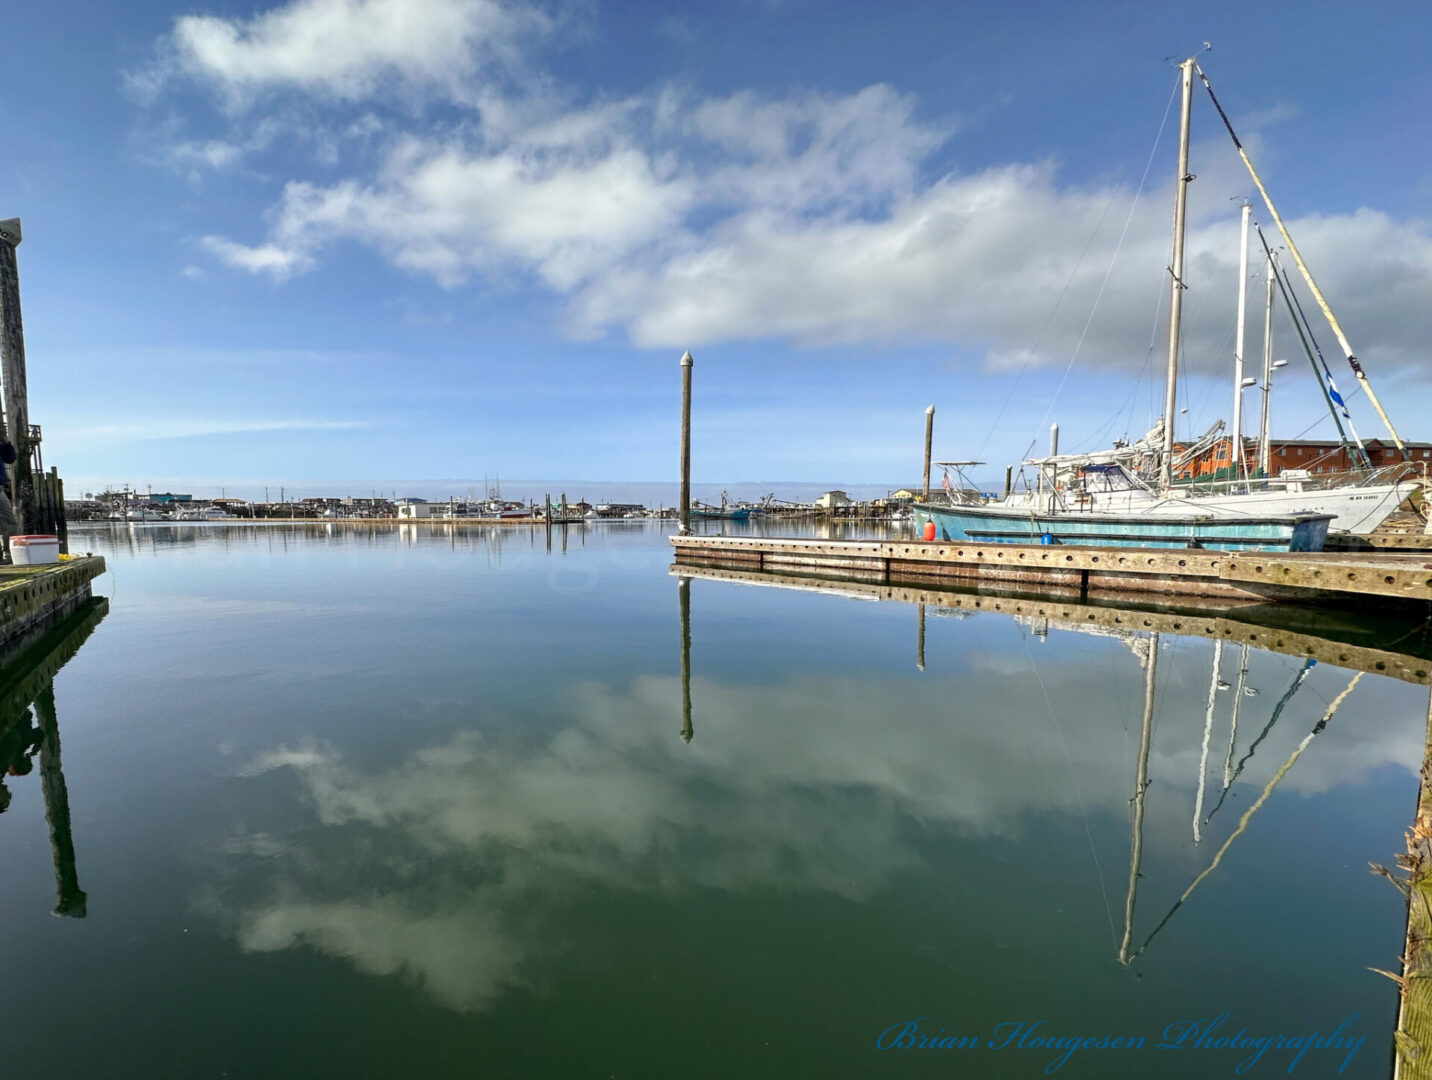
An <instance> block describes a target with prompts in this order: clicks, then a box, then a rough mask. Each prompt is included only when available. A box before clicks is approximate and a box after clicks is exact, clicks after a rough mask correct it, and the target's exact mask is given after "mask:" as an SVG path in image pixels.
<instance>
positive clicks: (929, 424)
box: [921, 405, 935, 502]
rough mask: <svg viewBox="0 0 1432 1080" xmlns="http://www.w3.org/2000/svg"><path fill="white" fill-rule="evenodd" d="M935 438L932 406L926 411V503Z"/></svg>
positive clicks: (922, 496)
mask: <svg viewBox="0 0 1432 1080" xmlns="http://www.w3.org/2000/svg"><path fill="white" fill-rule="evenodd" d="M934 438H935V406H933V405H931V406H930V407H929V408H928V409H926V410H925V486H924V493H923V494H922V495H921V498H922V499H923V500H924V501H925V502H929V501H930V447H931V446H932V445H933V444H934Z"/></svg>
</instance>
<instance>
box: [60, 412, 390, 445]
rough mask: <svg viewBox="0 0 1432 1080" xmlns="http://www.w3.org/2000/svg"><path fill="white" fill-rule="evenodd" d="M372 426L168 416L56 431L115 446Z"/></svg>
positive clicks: (343, 422) (63, 426) (62, 427)
mask: <svg viewBox="0 0 1432 1080" xmlns="http://www.w3.org/2000/svg"><path fill="white" fill-rule="evenodd" d="M369 426H370V425H369V423H368V422H367V421H366V420H308V419H292V420H244V419H219V418H212V417H168V416H161V417H153V418H150V419H147V420H132V421H128V422H126V423H123V424H94V425H89V424H84V423H78V424H74V425H69V424H64V423H57V424H55V427H56V430H57V431H58V432H60V433H62V434H64V435H65V436H67V437H69V438H76V439H91V440H102V441H114V442H128V441H133V440H139V439H189V438H194V437H196V436H201V435H241V434H249V433H257V432H265V431H351V430H354V429H359V428H366V427H369Z"/></svg>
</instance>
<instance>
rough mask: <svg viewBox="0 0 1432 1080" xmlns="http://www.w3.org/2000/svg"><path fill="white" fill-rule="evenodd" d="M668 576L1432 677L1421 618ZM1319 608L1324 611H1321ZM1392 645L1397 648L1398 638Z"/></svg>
mask: <svg viewBox="0 0 1432 1080" xmlns="http://www.w3.org/2000/svg"><path fill="white" fill-rule="evenodd" d="M668 573H670V574H671V575H672V576H674V577H677V578H680V579H682V580H683V581H685V580H689V579H698V580H707V581H729V582H735V583H738V584H742V585H755V586H765V587H770V588H780V589H797V590H802V591H806V592H816V593H824V594H827V595H835V596H846V597H850V598H852V599H857V600H874V601H893V602H895V603H901V604H910V605H913V606H916V607H929V608H931V609H933V610H935V611H937V612H939V611H951V612H970V613H978V612H996V613H998V614H1002V615H1017V616H1021V617H1024V618H1028V619H1036V620H1047V621H1048V622H1049V623H1050V625H1052V626H1055V627H1064V628H1077V627H1081V626H1083V627H1088V626H1093V627H1099V628H1101V629H1104V630H1112V631H1116V632H1117V631H1129V632H1133V633H1149V632H1157V633H1161V634H1181V635H1184V636H1188V637H1202V638H1206V639H1208V640H1210V641H1213V640H1222V641H1227V642H1230V643H1232V644H1234V645H1250V646H1252V647H1253V648H1256V649H1263V650H1265V651H1268V652H1276V653H1282V654H1284V655H1286V656H1296V657H1298V658H1300V659H1304V660H1316V661H1317V662H1318V663H1320V664H1331V665H1334V666H1336V667H1341V668H1346V669H1348V670H1349V671H1366V672H1369V673H1371V674H1376V675H1387V676H1389V677H1390V678H1394V679H1400V680H1402V681H1403V682H1410V683H1415V684H1417V685H1419V686H1428V685H1432V683H1429V673H1432V649H1429V647H1428V646H1429V644H1432V643H1429V641H1428V640H1427V638H1426V635H1425V634H1420V633H1419V632H1418V631H1420V630H1421V629H1422V626H1421V624H1420V623H1415V622H1413V623H1412V624H1411V625H1404V623H1403V622H1402V621H1399V622H1397V623H1396V625H1389V624H1388V623H1387V622H1386V621H1385V620H1383V621H1381V622H1380V624H1379V625H1377V626H1366V625H1363V624H1361V623H1359V622H1357V621H1349V620H1343V619H1336V618H1328V617H1326V616H1324V617H1319V618H1309V619H1299V618H1297V617H1296V615H1297V614H1298V612H1297V610H1296V609H1294V608H1292V607H1290V606H1289V605H1286V604H1277V605H1269V604H1265V603H1261V602H1249V601H1240V600H1235V599H1231V598H1226V597H1194V598H1190V599H1186V600H1185V601H1184V602H1183V603H1178V602H1176V601H1175V602H1172V603H1162V602H1159V601H1156V600H1154V599H1152V598H1151V594H1149V593H1138V594H1127V595H1124V596H1120V597H1116V598H1110V597H1102V598H1097V599H1094V600H1090V599H1088V598H1082V597H1080V595H1079V593H1078V591H1077V590H1073V589H1068V588H1050V589H1046V590H1041V591H1039V592H1036V591H1034V590H1032V589H1029V588H1026V589H1023V590H1014V589H996V588H993V587H990V586H979V587H978V591H976V587H972V586H969V585H964V586H960V585H953V584H951V585H944V586H933V585H930V586H923V587H921V586H909V585H895V584H887V583H884V582H876V581H849V580H839V579H835V578H826V577H810V576H806V575H793V574H782V573H779V572H776V571H770V570H733V569H725V568H721V567H713V566H698V565H695V564H691V563H677V564H675V565H673V566H672V567H670V568H669V570H668ZM1319 614H1322V613H1319ZM1394 642H1395V647H1394V644H1393V643H1394Z"/></svg>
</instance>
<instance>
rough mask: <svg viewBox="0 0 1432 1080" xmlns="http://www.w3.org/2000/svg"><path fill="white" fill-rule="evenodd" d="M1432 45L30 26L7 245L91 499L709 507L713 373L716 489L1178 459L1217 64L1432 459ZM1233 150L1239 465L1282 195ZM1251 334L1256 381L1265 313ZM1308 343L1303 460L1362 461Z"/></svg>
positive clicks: (770, 29)
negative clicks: (1267, 237) (1143, 437)
mask: <svg viewBox="0 0 1432 1080" xmlns="http://www.w3.org/2000/svg"><path fill="white" fill-rule="evenodd" d="M1429 31H1432V14H1429V13H1427V12H1426V11H1425V10H1424V9H1422V8H1421V7H1419V6H1416V5H1406V4H1367V5H1361V6H1360V7H1358V8H1357V10H1356V12H1354V11H1353V9H1352V8H1351V6H1349V5H1346V4H1334V3H1305V4H1298V5H1246V4H1217V3H1214V4H1210V3H1204V4H1199V5H1182V6H1180V7H1177V8H1176V7H1174V6H1172V5H1151V4H1147V3H1128V4H1101V5H1098V6H1095V5H1074V4H1063V3H1059V4H1055V3H1049V4H1042V3H1013V4H973V3H967V4H956V3H952V4H943V5H937V4H922V3H909V4H894V3H892V4H882V5H872V4H853V3H838V2H823V3H818V4H817V3H806V2H801V0H785V2H774V0H762V2H756V0H752V2H736V0H733V2H729V3H726V4H722V5H674V4H665V5H660V4H652V3H642V2H637V0H629V2H625V3H622V4H602V3H595V2H574V3H555V4H547V5H520V4H502V3H495V2H491V0H291V2H288V3H283V4H276V5H258V6H255V5H252V4H205V5H203V6H199V7H189V6H176V5H173V4H165V3H143V2H139V3H133V4H127V5H124V6H123V7H122V9H121V8H119V7H116V6H114V5H109V4H55V5H27V6H25V7H24V8H23V10H19V11H17V12H15V13H13V14H12V16H11V19H10V22H9V24H8V37H9V40H10V41H11V42H12V43H14V47H13V48H12V49H11V50H10V57H9V60H8V62H7V65H6V67H5V69H4V71H3V72H0V92H3V94H4V97H5V100H6V101H7V102H9V103H10V109H9V113H10V115H11V117H12V123H11V124H10V125H9V130H8V135H9V138H8V146H7V151H8V152H7V154H6V156H5V161H4V164H3V165H2V166H0V217H9V216H16V215H18V216H20V217H21V218H22V219H23V221H24V228H25V240H24V243H23V244H22V245H21V248H20V251H19V258H20V270H21V282H22V288H23V299H24V314H25V325H26V341H27V350H28V354H29V377H30V407H31V413H32V417H33V419H34V420H35V422H37V423H40V424H42V425H43V426H44V430H45V453H46V461H47V463H50V464H55V465H58V466H59V467H60V469H61V472H62V474H64V475H65V476H66V477H67V481H68V484H69V490H70V491H71V492H78V491H80V490H92V489H95V488H98V487H102V486H105V485H107V484H111V483H113V484H122V483H125V482H128V483H130V484H134V485H138V486H139V487H141V488H142V487H144V486H145V485H146V484H149V485H153V486H154V487H155V489H156V490H157V489H161V488H175V489H179V490H192V491H194V492H195V493H197V494H217V492H218V489H219V488H220V487H221V486H222V487H225V488H226V489H228V491H229V493H230V494H232V493H234V492H235V491H237V492H240V493H243V494H261V493H262V488H263V487H264V486H265V485H267V486H270V487H273V488H277V486H279V485H280V484H282V485H285V486H286V487H287V488H288V490H289V491H290V492H293V491H297V492H300V493H305V494H306V493H328V492H345V491H351V492H353V493H355V494H356V493H366V492H367V491H369V490H371V489H381V490H400V492H402V491H406V492H408V493H410V494H431V495H439V494H445V493H446V492H447V491H462V490H465V489H466V488H467V486H469V485H470V484H472V483H474V482H476V483H480V482H481V479H482V477H484V476H489V475H497V474H501V475H502V476H503V478H504V481H505V483H507V484H508V485H509V487H510V486H511V485H514V484H518V481H519V480H520V479H521V478H534V477H541V478H549V481H550V482H552V483H558V482H570V483H576V482H577V481H578V480H582V479H585V480H590V481H597V480H606V479H624V480H641V481H666V480H671V479H674V477H675V469H676V461H677V445H676V439H677V426H676V422H677V415H678V404H679V385H680V372H679V368H678V364H677V360H678V357H679V356H680V355H681V352H682V351H683V349H686V348H690V349H691V350H692V352H693V353H694V354H695V355H696V361H697V364H696V370H695V379H696V408H695V424H694V439H695V445H694V450H693V471H694V473H695V475H696V478H697V479H698V480H699V481H708V482H713V483H719V482H736V481H752V482H756V481H771V482H775V481H809V482H829V483H838V484H843V485H847V486H852V487H853V486H855V485H858V484H872V485H876V486H884V485H893V484H899V483H907V482H909V481H910V480H911V479H913V478H915V476H916V475H917V473H918V470H919V455H920V449H921V443H922V436H923V412H924V408H925V406H926V405H928V404H931V403H934V404H935V405H936V407H937V410H938V413H937V424H936V452H937V456H945V457H969V456H978V457H981V458H985V459H987V460H989V461H990V462H991V466H990V468H989V469H988V470H987V471H988V472H989V474H990V475H991V476H994V475H998V473H1000V472H1001V471H1002V466H1003V464H1005V463H1006V462H1009V461H1013V460H1016V459H1017V458H1018V457H1019V456H1020V455H1021V454H1023V453H1024V452H1025V450H1026V449H1027V448H1028V447H1029V446H1030V444H1031V442H1034V443H1037V444H1038V445H1041V446H1042V445H1043V443H1044V440H1045V438H1046V435H1045V434H1044V432H1045V431H1046V430H1047V427H1048V424H1049V422H1050V421H1051V420H1057V421H1058V422H1059V423H1060V425H1061V428H1062V430H1063V441H1064V446H1065V447H1066V448H1071V447H1075V446H1081V445H1082V446H1097V445H1100V444H1104V443H1107V442H1108V441H1109V440H1110V439H1111V438H1113V437H1114V436H1116V435H1123V434H1132V435H1138V434H1140V433H1142V431H1143V430H1144V429H1145V428H1146V427H1147V426H1148V424H1149V422H1150V421H1151V419H1152V418H1153V417H1154V416H1156V415H1157V413H1158V411H1159V409H1160V402H1159V401H1158V398H1159V396H1160V394H1161V389H1160V386H1161V379H1162V375H1161V371H1162V363H1163V360H1162V352H1163V340H1164V333H1165V331H1164V329H1163V322H1162V320H1163V319H1164V318H1165V317H1166V316H1165V308H1166V300H1165V299H1164V293H1165V292H1166V274H1165V270H1164V267H1165V266H1166V264H1167V259H1168V255H1167V249H1168V244H1169V221H1170V216H1171V215H1170V208H1171V182H1170V181H1171V178H1172V175H1173V171H1174V167H1173V153H1174V149H1175V141H1176V140H1175V136H1176V129H1175V124H1176V117H1175V116H1174V115H1173V114H1168V125H1167V127H1166V128H1164V130H1163V132H1162V137H1161V138H1158V139H1157V144H1156V137H1158V135H1159V131H1160V125H1161V122H1162V121H1163V120H1164V118H1165V115H1166V110H1167V109H1168V106H1169V104H1170V100H1171V93H1172V91H1173V89H1174V80H1175V71H1174V69H1173V68H1172V66H1171V65H1170V63H1169V62H1168V60H1167V59H1166V58H1171V57H1172V58H1179V57H1182V56H1184V55H1188V54H1190V53H1191V52H1193V51H1195V50H1197V49H1198V48H1200V47H1201V45H1202V43H1203V42H1204V41H1205V40H1208V41H1211V42H1212V43H1213V46H1214V48H1213V51H1212V52H1211V53H1208V54H1207V55H1206V56H1205V57H1204V58H1203V65H1204V67H1205V70H1206V71H1207V72H1208V74H1209V76H1210V78H1211V79H1212V80H1213V83H1214V86H1215V88H1216V89H1217V90H1218V92H1219V94H1220V97H1221V98H1222V100H1223V102H1224V104H1225V107H1226V108H1227V109H1228V110H1229V112H1230V114H1231V116H1232V118H1233V121H1234V123H1235V124H1236V125H1238V127H1239V129H1240V134H1241V135H1242V136H1243V137H1244V141H1245V142H1246V143H1247V145H1248V146H1249V147H1250V149H1251V152H1252V153H1253V155H1254V159H1255V162H1256V163H1257V164H1258V165H1259V167H1260V169H1262V170H1263V171H1264V173H1265V175H1266V178H1267V180H1268V182H1269V186H1270V189H1271V191H1272V193H1273V195H1274V198H1275V199H1276V200H1277V201H1278V203H1279V209H1280V211H1281V212H1282V213H1283V215H1284V217H1285V218H1286V219H1287V220H1288V222H1289V224H1290V226H1291V228H1292V230H1293V235H1294V238H1295V239H1296V240H1297V242H1298V244H1299V247H1300V248H1301V249H1302V250H1303V253H1304V255H1305V256H1306V257H1307V259H1308V261H1309V263H1310V265H1311V267H1312V269H1313V272H1314V273H1315V275H1317V276H1318V278H1319V279H1320V282H1321V283H1322V284H1323V286H1324V289H1325V291H1326V292H1327V293H1328V296H1329V299H1330V300H1331V302H1332V304H1333V306H1334V308H1335V309H1336V310H1337V311H1338V314H1339V316H1340V318H1341V319H1342V320H1343V322H1344V324H1345V327H1346V329H1347V331H1348V334H1349V337H1350V338H1351V339H1352V342H1353V345H1354V347H1355V348H1356V349H1357V351H1358V353H1359V355H1360V357H1361V358H1362V360H1363V362H1364V364H1365V366H1366V368H1367V370H1368V371H1369V373H1370V374H1371V376H1372V378H1373V380H1374V383H1375V385H1376V386H1377V387H1378V389H1379V392H1380V394H1381V396H1382V398H1383V399H1384V402H1385V403H1386V404H1388V405H1389V406H1390V407H1391V408H1392V410H1393V413H1394V417H1393V418H1394V421H1395V422H1396V423H1397V424H1398V426H1399V429H1400V430H1401V433H1402V434H1403V436H1404V437H1405V438H1414V439H1424V440H1425V439H1432V430H1429V428H1428V423H1427V421H1426V419H1425V417H1426V416H1428V415H1429V413H1432V409H1429V406H1432V393H1429V391H1428V389H1427V387H1426V380H1425V377H1424V373H1425V350H1426V348H1427V345H1428V342H1429V339H1432V304H1429V303H1428V296H1429V289H1432V227H1429V224H1428V220H1427V214H1426V211H1425V209H1424V207H1425V205H1426V204H1427V202H1428V199H1429V198H1432V171H1430V170H1429V151H1428V149H1427V145H1428V144H1427V142H1426V140H1425V139H1422V138H1421V137H1420V134H1419V132H1420V130H1421V128H1422V127H1423V126H1425V125H1424V124H1423V120H1424V118H1425V116H1426V114H1427V111H1428V107H1429V105H1432V94H1429V77H1428V75H1427V74H1426V65H1425V63H1424V62H1423V59H1422V57H1421V56H1420V55H1419V53H1418V50H1419V49H1420V48H1421V47H1422V44H1423V42H1425V40H1426V39H1427V37H1428V32H1429ZM1194 110H1195V111H1194V149H1193V165H1192V170H1193V171H1194V172H1195V173H1196V174H1197V175H1198V180H1197V181H1195V183H1194V184H1193V185H1192V194H1191V232H1190V263H1189V274H1188V280H1189V285H1190V289H1189V292H1188V294H1187V297H1186V301H1185V315H1186V319H1187V335H1186V352H1185V362H1186V364H1187V367H1188V370H1189V375H1188V377H1187V385H1186V387H1185V390H1186V392H1185V394H1184V397H1183V402H1182V403H1183V404H1185V405H1186V406H1187V407H1188V410H1189V411H1188V414H1187V415H1185V416H1181V417H1180V424H1181V425H1183V428H1184V429H1195V428H1196V429H1197V430H1198V431H1202V430H1203V429H1204V428H1205V427H1207V426H1208V424H1210V423H1211V422H1213V420H1215V419H1217V418H1219V417H1226V416H1227V415H1228V414H1229V412H1230V411H1231V409H1230V407H1229V406H1230V398H1231V393H1232V391H1231V369H1232V359H1231V358H1232V340H1231V339H1232V324H1233V312H1234V302H1235V297H1236V289H1237V262H1236V258H1237V255H1236V241H1237V213H1238V211H1237V200H1238V199H1240V198H1242V197H1253V196H1255V194H1256V193H1255V192H1254V191H1253V189H1252V186H1251V183H1250V182H1249V180H1248V178H1247V176H1246V173H1244V172H1243V171H1242V167H1241V165H1240V164H1239V162H1238V160H1237V158H1236V157H1235V156H1234V154H1233V152H1232V149H1231V144H1230V143H1229V142H1228V140H1227V138H1226V136H1224V135H1223V133H1222V132H1221V130H1219V129H1217V128H1215V124H1216V122H1217V121H1216V118H1215V117H1214V115H1213V114H1212V111H1211V109H1210V108H1209V107H1208V103H1207V100H1206V98H1204V97H1202V96H1201V95H1200V96H1199V97H1197V98H1196V99H1195V105H1194ZM1146 169H1147V170H1148V171H1147V178H1146V179H1145V170H1146ZM1255 217H1257V218H1259V219H1260V220H1263V221H1265V222H1267V220H1268V219H1267V215H1266V213H1264V212H1263V211H1262V208H1261V207H1260V206H1257V205H1255ZM1268 224H1271V223H1270V222H1268ZM1116 253H1117V257H1116ZM1256 269H1257V267H1256V263H1255V271H1256ZM1303 299H1304V302H1305V303H1306V302H1307V294H1306V291H1304V293H1303ZM1250 307H1251V309H1252V311H1253V316H1252V318H1251V319H1250V327H1249V332H1248V344H1247V352H1248V354H1249V355H1250V357H1256V356H1259V355H1261V333H1262V302H1261V284H1260V283H1258V282H1255V283H1254V295H1253V297H1252V298H1251V300H1250ZM1315 330H1316V331H1318V332H1319V334H1320V338H1319V342H1320V344H1321V345H1322V346H1323V349H1324V351H1325V352H1326V353H1327V354H1328V355H1329V359H1330V361H1331V362H1333V363H1334V373H1335V375H1336V376H1337V377H1338V379H1339V382H1340V384H1341V385H1342V387H1343V389H1344V390H1347V389H1349V388H1350V387H1351V385H1352V382H1353V380H1352V379H1351V377H1350V375H1349V374H1348V373H1347V371H1346V367H1345V366H1343V365H1342V363H1341V361H1340V360H1339V359H1338V357H1337V356H1336V352H1337V349H1336V343H1335V342H1334V341H1333V339H1332V336H1331V334H1330V333H1328V332H1327V331H1326V330H1325V328H1324V326H1323V325H1322V324H1321V323H1318V324H1315ZM1274 332H1275V338H1276V339H1277V344H1275V352H1276V353H1277V354H1278V355H1280V356H1286V357H1287V358H1288V359H1289V360H1290V361H1291V362H1292V365H1291V366H1290V369H1289V371H1288V372H1286V373H1284V375H1283V376H1280V378H1283V379H1286V386H1285V389H1283V390H1281V391H1280V393H1279V394H1276V395H1275V396H1274V399H1275V402H1276V405H1275V410H1274V417H1275V420H1274V429H1275V434H1277V435H1281V436H1284V437H1292V436H1295V435H1299V434H1303V433H1306V434H1307V436H1309V437H1317V436H1323V435H1328V434H1330V431H1331V425H1330V423H1329V422H1327V421H1326V419H1324V420H1323V421H1322V422H1321V423H1319V422H1318V419H1319V416H1320V407H1321V406H1320V399H1319V395H1318V393H1317V391H1316V389H1315V386H1314V384H1313V382H1312V380H1311V377H1310V376H1309V374H1308V373H1307V369H1306V364H1305V362H1304V361H1303V359H1302V358H1301V356H1300V355H1299V353H1297V352H1295V351H1293V350H1292V348H1291V346H1292V345H1293V344H1294V342H1293V340H1292V333H1291V329H1290V328H1289V326H1288V325H1287V324H1286V322H1283V323H1280V324H1277V325H1275V331H1274ZM1249 407H1250V408H1256V401H1254V399H1252V398H1251V397H1250V399H1249ZM1353 407H1354V412H1355V416H1356V418H1357V420H1358V425H1359V430H1360V431H1361V432H1362V433H1363V435H1364V436H1365V437H1372V436H1375V435H1381V434H1382V433H1383V432H1382V429H1381V425H1380V423H1379V422H1378V420H1377V418H1376V416H1375V415H1374V414H1373V413H1372V411H1371V409H1370V408H1368V406H1367V403H1366V402H1365V401H1364V400H1362V398H1361V396H1359V397H1356V398H1354V399H1353ZM1181 430H1182V429H1181ZM518 486H519V487H520V486H521V485H518ZM510 493H513V494H536V495H540V494H541V490H540V488H534V489H533V490H532V491H527V490H521V491H511V492H510Z"/></svg>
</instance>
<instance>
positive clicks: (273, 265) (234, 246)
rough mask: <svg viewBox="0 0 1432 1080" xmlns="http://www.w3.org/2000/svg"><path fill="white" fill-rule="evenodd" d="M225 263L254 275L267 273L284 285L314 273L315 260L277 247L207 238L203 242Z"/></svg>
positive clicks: (301, 253)
mask: <svg viewBox="0 0 1432 1080" xmlns="http://www.w3.org/2000/svg"><path fill="white" fill-rule="evenodd" d="M200 243H202V244H203V245H204V247H206V248H208V249H209V251H210V252H211V253H212V254H213V255H214V256H215V257H216V258H218V259H219V260H220V261H221V262H224V263H227V264H228V265H229V266H233V267H236V268H238V269H240V270H247V271H248V272H249V273H251V274H259V273H264V274H268V275H270V276H271V277H273V278H274V279H275V280H278V281H282V280H283V279H284V278H286V277H288V276H289V275H290V274H293V273H295V272H299V271H303V270H308V269H311V268H312V266H313V260H312V259H311V258H310V257H309V256H308V255H307V254H305V253H304V252H302V251H297V250H294V249H292V248H285V247H280V246H279V245H277V244H258V245H256V246H254V247H249V246H247V245H245V244H238V243H235V242H234V241H232V240H228V239H225V238H224V237H222V236H206V237H203V239H202V240H201V241H200Z"/></svg>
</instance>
